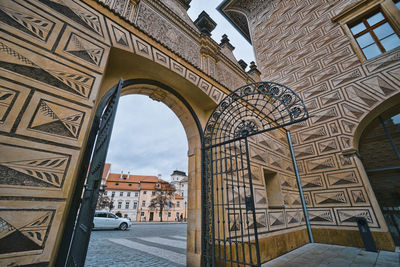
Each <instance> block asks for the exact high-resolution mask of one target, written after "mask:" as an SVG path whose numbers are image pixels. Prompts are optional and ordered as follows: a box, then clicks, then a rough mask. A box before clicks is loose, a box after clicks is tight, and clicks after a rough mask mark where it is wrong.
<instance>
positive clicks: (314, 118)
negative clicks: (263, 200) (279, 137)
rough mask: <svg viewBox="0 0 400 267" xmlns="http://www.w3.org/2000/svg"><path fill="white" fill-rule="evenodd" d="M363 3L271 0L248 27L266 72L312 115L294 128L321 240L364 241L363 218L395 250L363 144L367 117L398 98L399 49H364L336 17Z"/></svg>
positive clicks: (265, 76)
mask: <svg viewBox="0 0 400 267" xmlns="http://www.w3.org/2000/svg"><path fill="white" fill-rule="evenodd" d="M240 2H242V3H243V2H246V1H240ZM360 2H365V3H366V2H368V1H324V0H318V1H297V0H291V1H270V5H269V6H268V8H269V10H267V11H268V12H266V13H265V14H267V15H266V17H267V18H265V20H264V21H263V22H262V23H258V21H257V20H255V19H254V18H256V14H252V13H248V15H249V18H250V19H249V21H250V23H249V27H250V32H251V36H252V42H253V45H254V48H255V51H256V58H257V63H258V65H259V67H260V71H261V72H262V78H263V79H264V80H271V81H277V82H280V83H283V84H286V85H287V86H289V87H290V88H292V89H294V90H295V91H296V92H298V93H299V94H300V96H301V97H302V99H303V100H304V101H305V102H306V104H307V107H308V109H309V111H310V114H311V118H310V119H309V120H308V121H306V122H303V123H300V124H299V125H295V126H293V127H291V128H290V130H291V132H292V135H293V139H294V143H295V152H296V157H297V160H298V165H299V169H300V172H301V179H302V186H303V189H304V191H305V198H306V201H307V207H308V212H309V217H310V222H311V225H312V227H313V232H314V235H315V239H316V241H317V242H327V243H335V244H342V245H352V246H363V245H362V242H361V239H360V235H359V233H358V228H357V224H356V222H355V218H356V217H364V218H365V219H366V220H367V222H368V225H369V227H370V228H371V230H372V231H373V236H374V238H375V242H376V243H377V246H378V247H379V248H381V249H387V250H392V249H393V248H394V245H393V242H392V240H391V237H390V234H389V233H388V229H387V226H386V223H385V221H384V218H383V216H382V213H381V211H380V208H379V206H378V203H377V200H376V198H375V196H374V193H373V191H372V189H371V186H370V184H369V180H368V176H367V174H366V173H365V170H364V167H363V165H362V162H361V161H360V158H359V156H358V155H357V153H356V151H357V149H358V147H357V145H358V144H357V142H358V141H357V138H359V135H360V134H361V132H362V130H363V127H365V120H366V118H369V116H371V114H375V113H376V108H377V107H378V106H379V109H380V112H382V111H383V110H384V107H382V106H381V104H382V103H384V102H385V103H386V104H385V105H387V108H389V107H390V106H393V105H394V104H396V103H398V100H397V102H396V100H394V99H395V97H396V96H398V95H399V91H400V80H399V73H400V61H399V56H400V52H399V50H398V49H395V50H393V51H391V52H388V53H385V54H383V55H381V56H379V57H377V58H375V59H372V60H366V61H363V60H361V59H360V57H359V56H357V54H356V52H355V50H354V47H353V46H352V45H351V41H350V38H349V36H348V35H346V33H345V31H344V30H343V29H342V27H341V26H340V24H339V23H338V22H336V21H334V20H333V18H334V17H335V16H337V15H338V14H340V13H341V12H343V11H344V10H346V8H347V9H348V7H349V6H351V5H354V4H355V3H360ZM369 2H372V1H369ZM378 2H384V1H375V2H374V3H375V4H377V3H378ZM386 2H387V1H386ZM247 4H249V3H247ZM378 4H379V3H378ZM360 8H361V9H362V6H361V7H360ZM393 10H394V9H393ZM393 12H394V11H393ZM255 22H257V23H255ZM395 102H396V103H395ZM378 115H379V113H376V115H375V116H378ZM372 117H373V116H372ZM372 117H371V118H372Z"/></svg>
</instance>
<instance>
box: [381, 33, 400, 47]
mask: <svg viewBox="0 0 400 267" xmlns="http://www.w3.org/2000/svg"><path fill="white" fill-rule="evenodd" d="M381 43H382V45H383V47H384V48H385V50H386V51H390V50H392V49H395V48H396V47H398V46H400V39H399V37H398V36H397V35H396V34H392V35H390V36H389V37H386V38H385V39H383V40H381Z"/></svg>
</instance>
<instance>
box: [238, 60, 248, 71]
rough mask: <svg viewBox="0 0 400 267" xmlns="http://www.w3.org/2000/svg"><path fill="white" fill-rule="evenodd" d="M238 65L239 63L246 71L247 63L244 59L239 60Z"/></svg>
mask: <svg viewBox="0 0 400 267" xmlns="http://www.w3.org/2000/svg"><path fill="white" fill-rule="evenodd" d="M238 63H239V65H240V67H242V69H243V70H244V71H246V68H247V63H246V62H244V60H243V59H241V60H239V61H238Z"/></svg>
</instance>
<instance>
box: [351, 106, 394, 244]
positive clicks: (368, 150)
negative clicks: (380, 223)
mask: <svg viewBox="0 0 400 267" xmlns="http://www.w3.org/2000/svg"><path fill="white" fill-rule="evenodd" d="M399 110H400V104H397V105H395V106H394V107H392V108H389V109H387V110H386V111H384V112H381V113H380V114H379V115H378V116H377V117H375V118H374V119H373V120H371V121H370V122H369V124H368V126H367V127H366V128H365V129H364V131H363V132H362V135H361V137H360V140H359V153H360V158H361V160H362V162H363V165H364V168H365V170H366V173H367V175H368V178H369V182H370V184H371V187H372V189H373V191H374V193H375V196H376V198H377V200H378V204H379V206H380V208H381V211H382V213H383V217H384V218H385V221H386V224H387V226H388V228H389V231H390V233H391V236H392V238H393V241H394V243H395V245H396V246H400V112H399Z"/></svg>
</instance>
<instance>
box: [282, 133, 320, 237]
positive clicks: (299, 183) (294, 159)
mask: <svg viewBox="0 0 400 267" xmlns="http://www.w3.org/2000/svg"><path fill="white" fill-rule="evenodd" d="M286 136H287V139H288V143H289V148H290V155H291V156H292V161H293V167H294V173H295V174H296V180H297V187H298V188H299V192H300V198H301V206H302V207H303V212H304V217H305V219H306V225H307V231H308V236H309V237H310V243H314V236H313V233H312V230H311V225H310V220H309V218H308V212H307V205H306V201H305V200H304V193H303V187H302V186H301V181H300V175H299V168H298V167H297V162H296V155H295V153H294V149H293V143H292V137H291V136H290V131H288V130H287V131H286Z"/></svg>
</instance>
